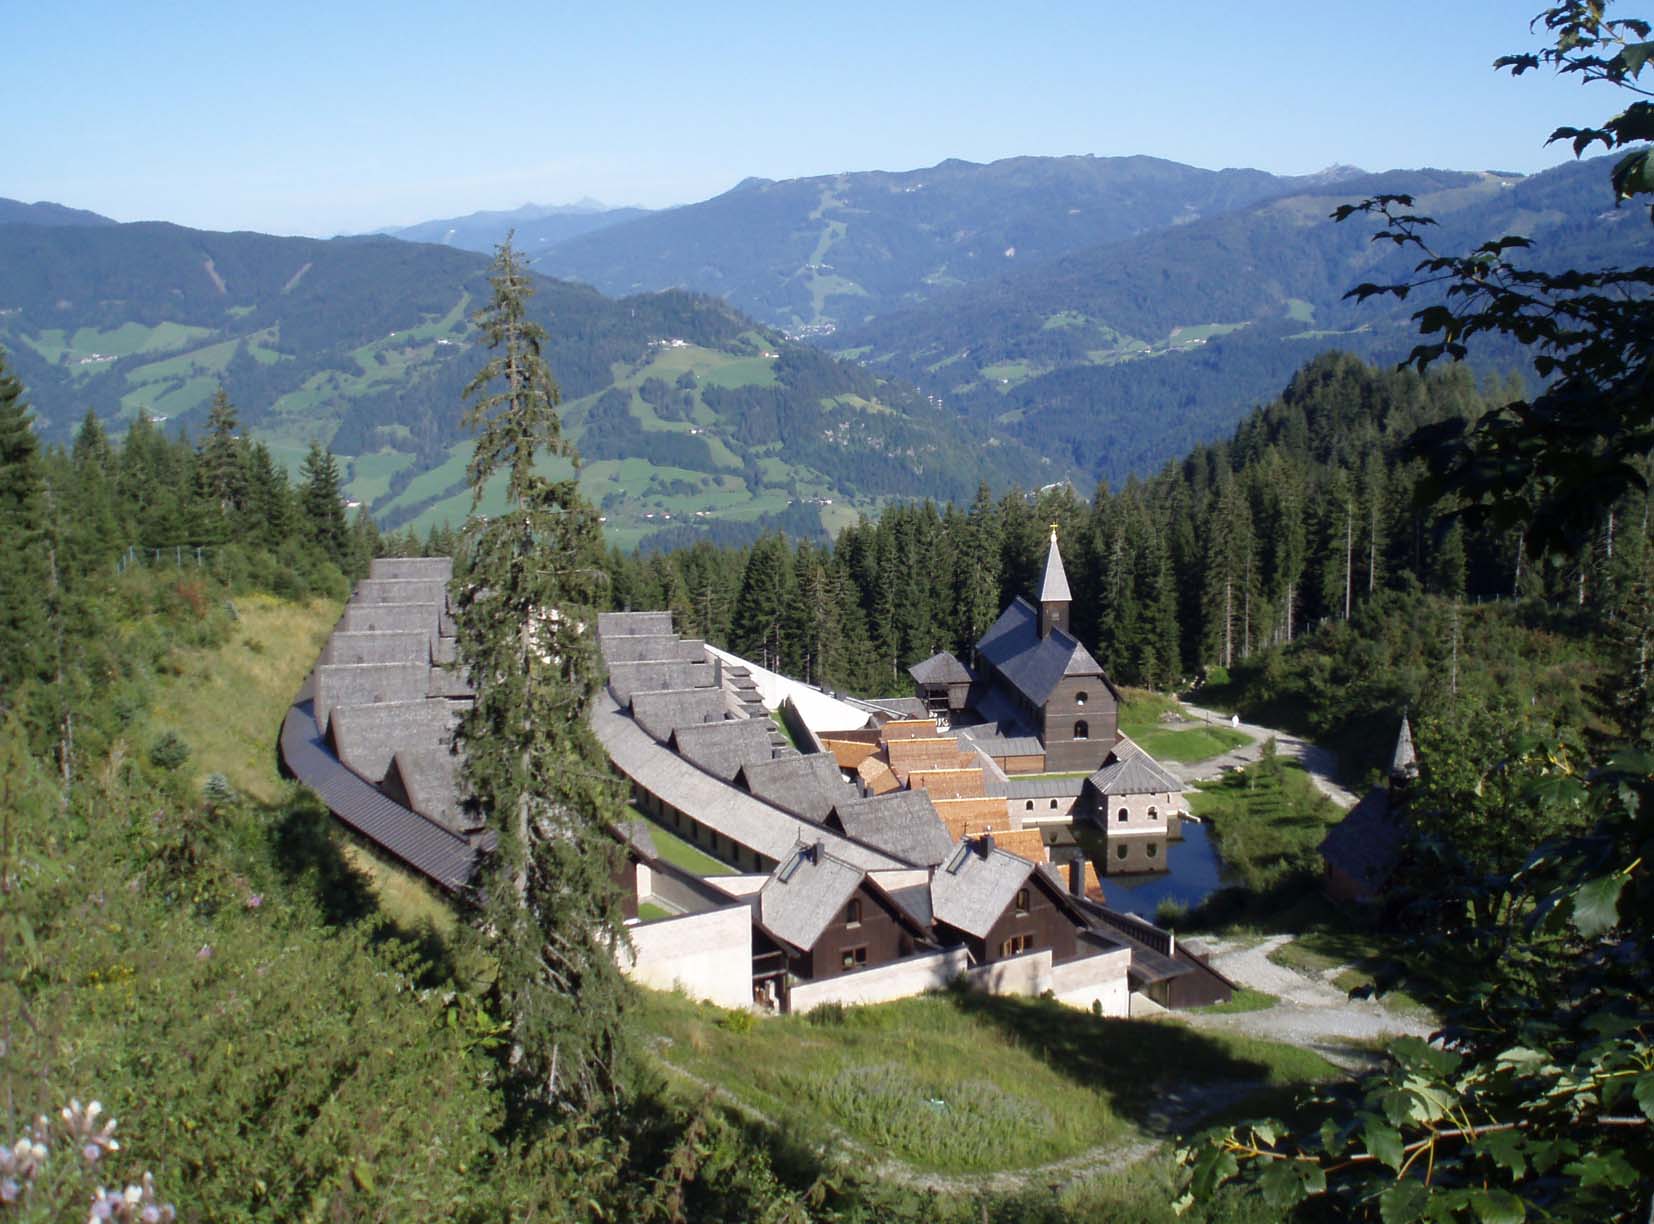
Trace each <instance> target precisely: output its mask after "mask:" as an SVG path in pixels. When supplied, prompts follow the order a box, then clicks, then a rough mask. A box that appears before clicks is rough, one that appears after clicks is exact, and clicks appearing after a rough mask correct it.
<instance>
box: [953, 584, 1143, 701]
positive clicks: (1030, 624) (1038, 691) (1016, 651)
mask: <svg viewBox="0 0 1654 1224" xmlns="http://www.w3.org/2000/svg"><path fill="white" fill-rule="evenodd" d="M976 651H977V654H978V655H979V656H980V657H981V658H982V660H983V661H984V662H986V663H988V664H989V665H990V666H991V667H993V669H994V670H995V671H997V672H998V673H999V674H1000V675H1001V676H1002V677H1003V678H1004V679H1005V681H1006V682H1007V683H1009V684H1010V685H1011V686H1012V687H1013V688H1015V689H1016V690H1017V691H1018V692H1019V693H1021V694H1022V695H1023V696H1024V697H1026V698H1027V699H1028V700H1029V701H1031V702H1033V703H1034V704H1035V705H1037V706H1043V705H1044V704H1045V703H1046V702H1047V701H1048V700H1050V697H1051V693H1052V692H1053V691H1054V690H1055V689H1056V687H1057V685H1058V684H1060V683H1061V682H1062V680H1063V679H1064V678H1065V677H1070V676H1095V677H1097V680H1098V682H1099V683H1101V684H1104V685H1108V679H1107V677H1105V676H1104V675H1103V668H1102V665H1101V664H1100V663H1098V662H1097V660H1096V659H1094V658H1092V657H1091V652H1090V651H1088V650H1087V649H1086V648H1085V647H1084V646H1082V645H1080V643H1079V640H1078V639H1077V638H1075V637H1074V635H1073V634H1071V633H1069V632H1068V631H1067V630H1064V629H1052V630H1051V632H1050V633H1048V634H1046V635H1045V636H1044V637H1043V638H1042V637H1040V635H1039V613H1038V612H1036V611H1035V610H1034V607H1033V605H1032V604H1030V603H1029V602H1028V601H1027V600H1025V599H1023V598H1022V597H1021V596H1018V597H1017V598H1016V599H1014V600H1012V601H1011V604H1010V606H1009V607H1007V608H1006V609H1005V611H1003V612H1001V613H1000V614H999V619H998V620H996V621H995V622H994V623H993V624H992V625H990V626H989V627H988V632H986V633H985V634H983V635H982V640H981V641H979V642H978V643H977V644H976ZM1109 690H1110V692H1112V691H1113V686H1112V685H1109Z"/></svg>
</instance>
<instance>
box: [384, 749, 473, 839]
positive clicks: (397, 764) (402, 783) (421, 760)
mask: <svg viewBox="0 0 1654 1224" xmlns="http://www.w3.org/2000/svg"><path fill="white" fill-rule="evenodd" d="M384 785H385V787H386V789H387V790H391V791H392V792H393V793H394V792H395V790H396V789H397V788H400V790H401V792H402V794H403V795H405V796H406V797H407V805H408V806H409V807H411V808H412V809H413V810H414V811H416V812H418V813H419V814H420V815H421V816H428V817H430V818H431V819H432V820H434V821H437V822H438V823H439V824H442V825H444V826H445V827H447V828H450V829H453V830H455V831H457V832H463V831H465V830H467V829H474V828H476V827H477V826H478V825H479V824H480V823H481V820H480V818H479V817H478V816H477V815H474V814H471V813H468V812H466V811H465V809H464V807H463V805H462V803H461V798H460V795H461V788H460V776H459V757H458V756H457V755H455V754H454V752H453V751H452V750H451V749H449V748H445V747H441V746H430V745H421V746H419V747H410V748H403V749H399V750H398V751H397V753H396V756H395V757H394V758H393V759H392V761H391V767H390V769H389V770H388V771H387V772H386V774H385V782H384Z"/></svg>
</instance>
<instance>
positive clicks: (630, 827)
mask: <svg viewBox="0 0 1654 1224" xmlns="http://www.w3.org/2000/svg"><path fill="white" fill-rule="evenodd" d="M619 832H620V837H621V840H622V841H624V842H625V843H626V844H627V845H628V846H630V847H631V848H632V849H633V850H636V851H637V852H638V854H639V855H640V856H641V857H643V858H646V859H654V858H657V857H659V851H657V850H656V849H655V833H654V827H653V826H652V825H651V824H650V823H649V822H648V821H647V820H644V819H642V818H641V817H633V818H632V819H631V820H628V821H625V822H623V823H622V824H621V825H620V826H619Z"/></svg>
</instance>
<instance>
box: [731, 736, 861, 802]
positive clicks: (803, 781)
mask: <svg viewBox="0 0 1654 1224" xmlns="http://www.w3.org/2000/svg"><path fill="white" fill-rule="evenodd" d="M753 721H755V722H756V721H757V720H756V719H754V720H753ZM735 785H737V786H741V787H745V788H746V790H747V791H748V793H750V794H752V795H755V796H757V797H758V798H759V799H762V800H763V801H764V802H765V803H769V804H772V805H774V806H775V807H778V808H780V809H781V810H782V811H783V812H790V813H792V814H793V815H794V816H798V817H801V818H802V819H804V820H808V821H811V822H812V823H814V824H820V823H821V822H822V821H824V820H826V819H827V813H829V812H831V811H832V810H833V805H834V804H836V803H838V802H839V801H840V800H841V799H843V798H844V796H845V795H846V794H852V793H854V792H853V791H852V790H851V788H850V787H849V785H848V784H846V783H845V781H844V775H843V774H841V773H840V772H839V767H838V762H837V761H835V760H834V759H833V755H832V753H829V752H817V753H812V754H810V755H809V756H788V757H777V758H775V759H773V760H768V761H756V762H752V763H750V764H746V765H743V766H742V767H741V768H740V770H739V771H738V772H737V773H736V775H735Z"/></svg>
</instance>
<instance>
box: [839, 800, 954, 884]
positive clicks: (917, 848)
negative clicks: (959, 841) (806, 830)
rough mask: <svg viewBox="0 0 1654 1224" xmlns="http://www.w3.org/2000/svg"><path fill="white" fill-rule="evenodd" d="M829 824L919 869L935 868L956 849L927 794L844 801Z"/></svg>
mask: <svg viewBox="0 0 1654 1224" xmlns="http://www.w3.org/2000/svg"><path fill="white" fill-rule="evenodd" d="M828 823H829V824H830V825H836V826H837V827H838V828H840V829H842V830H843V831H844V835H845V836H846V837H853V838H855V839H856V840H857V841H859V842H865V843H866V844H867V845H869V846H872V847H873V848H874V849H876V850H883V851H884V852H885V853H886V854H888V855H891V856H892V857H894V858H899V859H901V860H902V861H903V862H907V863H912V864H913V865H914V866H916V867H934V866H936V865H937V864H938V863H940V862H942V861H943V860H944V859H946V858H947V857H948V854H949V852H950V851H951V850H952V849H953V839H952V838H951V837H949V836H948V830H947V827H946V826H945V825H943V823H942V818H941V817H940V816H938V815H937V814H936V808H935V807H934V806H932V804H931V802H930V796H929V795H927V794H925V792H924V791H896V792H894V793H892V794H889V795H877V796H869V797H868V798H865V799H841V800H840V801H839V802H838V803H837V804H835V805H834V807H833V811H832V814H831V816H830V817H829V820H828Z"/></svg>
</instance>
